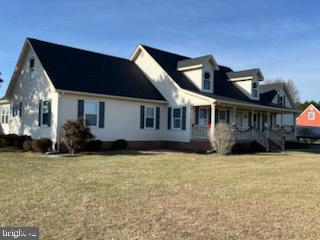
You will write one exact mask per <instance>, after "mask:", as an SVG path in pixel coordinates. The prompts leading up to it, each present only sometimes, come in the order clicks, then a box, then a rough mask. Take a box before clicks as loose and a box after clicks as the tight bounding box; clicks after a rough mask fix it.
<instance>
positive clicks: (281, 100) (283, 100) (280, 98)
mask: <svg viewBox="0 0 320 240" xmlns="http://www.w3.org/2000/svg"><path fill="white" fill-rule="evenodd" d="M278 104H279V105H280V106H283V107H284V106H286V96H280V95H278Z"/></svg>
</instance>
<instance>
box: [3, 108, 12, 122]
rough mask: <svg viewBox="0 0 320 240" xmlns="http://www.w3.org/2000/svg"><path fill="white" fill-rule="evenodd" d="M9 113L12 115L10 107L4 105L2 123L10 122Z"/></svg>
mask: <svg viewBox="0 0 320 240" xmlns="http://www.w3.org/2000/svg"><path fill="white" fill-rule="evenodd" d="M9 115H10V107H9V106H2V109H1V123H2V124H8V123H9Z"/></svg>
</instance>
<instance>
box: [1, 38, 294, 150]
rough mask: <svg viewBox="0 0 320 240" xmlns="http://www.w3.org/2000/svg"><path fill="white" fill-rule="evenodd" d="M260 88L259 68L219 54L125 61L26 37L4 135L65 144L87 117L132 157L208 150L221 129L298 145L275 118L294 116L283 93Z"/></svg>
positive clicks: (140, 49)
mask: <svg viewBox="0 0 320 240" xmlns="http://www.w3.org/2000/svg"><path fill="white" fill-rule="evenodd" d="M263 80H264V77H263V74H262V72H261V71H260V70H259V69H251V70H245V71H233V70H232V69H231V68H228V67H225V66H221V65H219V64H218V63H217V62H216V60H215V59H214V57H213V56H212V55H206V56H200V57H196V58H189V57H186V56H182V55H178V54H175V53H170V52H167V51H163V50H160V49H156V48H152V47H148V46H144V45H138V46H137V48H136V49H135V50H134V52H133V54H132V56H131V58H130V59H123V58H118V57H114V56H109V55H105V54H101V53H96V52H91V51H86V50H81V49H77V48H73V47H67V46H63V45H58V44H54V43H49V42H44V41H40V40H36V39H32V38H27V39H26V41H25V44H24V46H23V49H22V52H21V54H20V57H19V60H18V63H17V66H16V68H15V71H14V73H13V76H12V79H11V82H10V84H9V87H8V89H7V92H6V94H5V96H4V98H3V99H2V100H1V101H0V104H1V105H0V107H1V109H0V113H1V121H0V122H1V129H2V132H3V133H5V134H8V133H15V134H19V135H21V134H28V135H32V137H33V138H40V137H47V138H50V139H52V141H53V142H54V143H55V145H59V142H60V139H61V125H62V124H63V123H65V122H66V121H67V120H71V119H77V118H83V119H84V121H85V124H86V125H87V126H89V127H90V128H91V131H92V133H93V134H94V135H95V136H96V138H97V139H100V140H102V141H104V144H105V146H108V145H110V144H111V143H112V142H113V141H115V140H117V139H125V140H127V141H128V142H129V147H132V148H142V147H149V148H160V147H165V146H166V147H174V148H183V149H203V148H209V147H210V146H209V144H208V143H209V140H210V139H212V138H213V136H214V129H215V126H216V125H217V124H218V123H221V122H224V123H228V124H230V125H232V126H233V127H234V129H235V137H236V140H237V141H239V142H240V141H257V142H258V143H260V144H261V145H263V146H264V147H265V148H266V149H268V148H269V145H270V144H271V143H272V144H274V145H277V146H279V147H280V146H282V147H283V145H284V141H295V136H294V126H292V130H291V131H290V133H286V132H284V131H281V129H282V126H284V125H286V122H285V120H284V121H281V122H279V123H278V124H277V120H276V119H277V115H279V114H280V115H281V116H282V115H283V114H289V115H294V114H296V113H297V110H296V109H295V108H294V104H293V102H292V100H291V97H290V95H289V93H288V92H287V91H286V90H285V86H283V88H276V87H275V86H271V85H267V86H266V85H262V84H261V82H262V81H263ZM279 96H280V97H279ZM281 98H282V100H281V101H280V100H279V99H281ZM277 99H278V100H277Z"/></svg>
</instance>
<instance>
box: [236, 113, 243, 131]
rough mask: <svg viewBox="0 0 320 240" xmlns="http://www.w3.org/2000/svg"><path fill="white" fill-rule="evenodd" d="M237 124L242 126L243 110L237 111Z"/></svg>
mask: <svg viewBox="0 0 320 240" xmlns="http://www.w3.org/2000/svg"><path fill="white" fill-rule="evenodd" d="M236 126H237V127H239V128H242V112H237V113H236Z"/></svg>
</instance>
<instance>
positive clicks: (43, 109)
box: [41, 101, 50, 126]
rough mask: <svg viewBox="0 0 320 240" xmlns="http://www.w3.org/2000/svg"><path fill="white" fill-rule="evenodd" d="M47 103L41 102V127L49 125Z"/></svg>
mask: <svg viewBox="0 0 320 240" xmlns="http://www.w3.org/2000/svg"><path fill="white" fill-rule="evenodd" d="M49 115H50V114H49V101H43V102H42V107H41V117H42V125H47V126H48V125H49Z"/></svg>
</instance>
